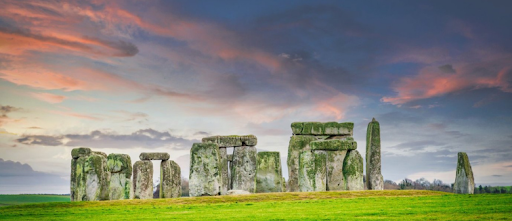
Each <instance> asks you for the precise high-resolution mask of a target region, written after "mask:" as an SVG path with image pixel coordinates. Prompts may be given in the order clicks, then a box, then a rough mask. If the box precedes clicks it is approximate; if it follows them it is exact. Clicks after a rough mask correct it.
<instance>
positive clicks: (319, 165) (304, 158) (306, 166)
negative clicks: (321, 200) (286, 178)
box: [298, 150, 327, 192]
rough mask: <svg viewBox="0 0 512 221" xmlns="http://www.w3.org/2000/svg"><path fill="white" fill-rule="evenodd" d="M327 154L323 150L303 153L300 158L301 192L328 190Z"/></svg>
mask: <svg viewBox="0 0 512 221" xmlns="http://www.w3.org/2000/svg"><path fill="white" fill-rule="evenodd" d="M326 161H327V153H326V151H323V150H315V151H302V152H301V153H300V156H299V171H298V173H299V190H300V191H301V192H311V191H326V190H327V186H326V184H327V168H326V164H327V162H326Z"/></svg>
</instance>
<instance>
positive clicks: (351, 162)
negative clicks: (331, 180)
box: [343, 150, 364, 190]
mask: <svg viewBox="0 0 512 221" xmlns="http://www.w3.org/2000/svg"><path fill="white" fill-rule="evenodd" d="M343 176H344V178H345V187H346V190H364V182H363V157H362V156H361V154H359V152H358V151H357V150H349V151H348V152H347V156H346V157H345V160H344V162H343Z"/></svg>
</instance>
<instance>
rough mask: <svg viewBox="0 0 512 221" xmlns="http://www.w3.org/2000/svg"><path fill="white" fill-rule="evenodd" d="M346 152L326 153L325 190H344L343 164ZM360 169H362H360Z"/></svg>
mask: <svg viewBox="0 0 512 221" xmlns="http://www.w3.org/2000/svg"><path fill="white" fill-rule="evenodd" d="M346 155H347V150H337V151H327V190H328V191H338V190H346V187H345V176H344V175H343V163H344V161H345V156H346ZM361 169H362V168H361Z"/></svg>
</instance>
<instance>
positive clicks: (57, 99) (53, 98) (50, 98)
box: [31, 93, 66, 104]
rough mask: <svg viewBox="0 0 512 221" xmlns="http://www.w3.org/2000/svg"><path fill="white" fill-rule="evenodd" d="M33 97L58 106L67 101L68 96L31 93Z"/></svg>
mask: <svg viewBox="0 0 512 221" xmlns="http://www.w3.org/2000/svg"><path fill="white" fill-rule="evenodd" d="M31 94H32V96H33V97H35V98H37V99H39V100H42V101H45V102H48V103H51V104H57V103H61V102H62V101H64V99H66V96H62V95H57V94H50V93H31Z"/></svg>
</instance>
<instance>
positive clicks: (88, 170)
mask: <svg viewBox="0 0 512 221" xmlns="http://www.w3.org/2000/svg"><path fill="white" fill-rule="evenodd" d="M71 156H72V158H73V159H72V160H71V179H70V189H71V190H70V198H71V201H98V200H108V199H109V185H110V173H109V171H108V167H107V156H106V154H105V153H102V152H93V151H91V149H89V148H84V147H82V148H75V149H73V150H72V151H71Z"/></svg>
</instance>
